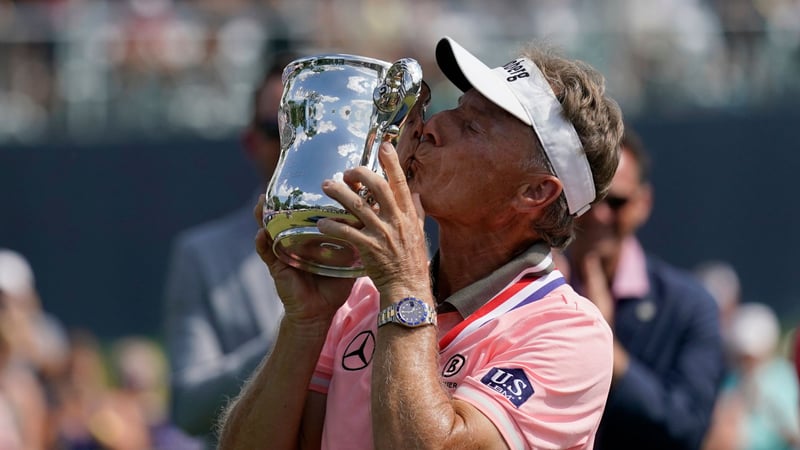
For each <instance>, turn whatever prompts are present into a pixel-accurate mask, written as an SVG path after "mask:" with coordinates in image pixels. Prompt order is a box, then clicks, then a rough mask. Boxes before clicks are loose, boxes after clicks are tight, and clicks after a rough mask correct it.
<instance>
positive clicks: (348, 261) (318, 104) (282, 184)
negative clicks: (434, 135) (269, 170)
mask: <svg viewBox="0 0 800 450" xmlns="http://www.w3.org/2000/svg"><path fill="white" fill-rule="evenodd" d="M421 84H422V69H421V67H420V65H419V63H417V61H415V60H413V59H408V58H406V59H401V60H398V61H396V62H394V63H393V64H390V63H388V62H385V61H380V60H377V59H372V58H366V57H361V56H354V55H343V54H336V55H321V56H312V57H308V58H302V59H298V60H296V61H293V62H292V63H290V64H289V65H288V66H286V68H285V69H284V72H283V86H284V88H283V96H282V98H281V105H280V111H279V113H278V124H279V128H280V136H281V137H280V140H281V155H280V159H279V161H278V166H277V168H276V170H275V173H274V174H273V176H272V180H271V181H270V183H269V186H268V187H267V194H266V197H267V198H266V203H265V205H264V218H263V219H264V226H265V227H266V229H267V232H268V233H269V235H270V236H271V237H272V239H273V241H274V244H273V251H274V252H275V254H276V255H277V257H278V258H280V259H281V260H282V261H284V262H286V263H287V264H289V265H291V266H294V267H297V268H300V269H303V270H306V271H308V272H312V273H316V274H320V275H326V276H332V277H340V278H353V277H358V276H361V275H362V274H363V273H364V268H363V265H362V264H361V259H360V257H359V254H358V250H357V249H356V248H355V247H354V246H353V245H352V244H350V243H349V242H347V241H343V240H340V239H337V238H333V237H330V236H326V235H324V234H322V233H320V232H319V230H318V229H317V227H316V222H317V221H318V220H319V219H322V218H337V219H339V220H344V221H346V222H349V223H352V224H355V223H357V222H358V220H357V219H356V218H355V217H354V216H353V215H351V214H350V213H349V212H347V211H346V210H345V209H344V208H343V207H342V205H340V204H339V203H338V202H337V201H336V200H333V199H332V198H330V197H328V196H327V195H325V194H324V193H323V192H322V188H321V185H322V181H323V180H325V179H332V180H336V181H341V180H342V176H343V172H344V171H345V170H347V169H351V168H353V167H357V166H359V165H361V166H366V167H369V168H370V169H371V170H373V171H375V172H376V173H382V170H381V168H380V165H379V163H378V148H379V146H380V144H381V143H382V142H383V141H386V140H393V139H395V138H396V137H397V136H398V135H399V133H400V132H401V130H402V127H403V124H404V122H405V118H406V117H407V116H408V114H409V112H410V111H411V109H412V107H413V106H414V104H415V103H416V101H417V98H418V97H419V92H420V87H421ZM361 194H362V195H365V196H366V197H367V200H368V201H369V200H371V198H369V193H368V192H366V193H365V192H362V193H361Z"/></svg>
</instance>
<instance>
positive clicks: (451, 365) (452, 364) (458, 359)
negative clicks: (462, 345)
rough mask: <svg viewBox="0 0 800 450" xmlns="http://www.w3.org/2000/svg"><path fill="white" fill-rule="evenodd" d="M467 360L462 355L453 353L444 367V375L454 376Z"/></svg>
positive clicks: (446, 376)
mask: <svg viewBox="0 0 800 450" xmlns="http://www.w3.org/2000/svg"><path fill="white" fill-rule="evenodd" d="M466 361H467V360H466V359H465V358H464V357H463V356H461V355H453V356H452V357H451V358H450V359H449V360H448V361H447V364H445V365H444V369H442V376H443V377H445V378H448V377H452V376H453V375H455V374H457V373H458V372H459V371H460V370H461V368H462V367H464V363H465V362H466Z"/></svg>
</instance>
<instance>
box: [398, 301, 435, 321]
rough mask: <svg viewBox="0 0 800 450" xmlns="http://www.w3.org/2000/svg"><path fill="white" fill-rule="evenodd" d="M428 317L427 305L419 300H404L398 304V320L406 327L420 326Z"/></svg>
mask: <svg viewBox="0 0 800 450" xmlns="http://www.w3.org/2000/svg"><path fill="white" fill-rule="evenodd" d="M427 317H428V308H427V305H425V303H423V302H422V300H420V299H418V298H404V299H403V300H401V301H400V303H398V304H397V318H398V319H400V321H401V322H403V323H404V324H406V325H412V326H413V325H419V324H421V323H422V322H424V321H425V319H426V318H427Z"/></svg>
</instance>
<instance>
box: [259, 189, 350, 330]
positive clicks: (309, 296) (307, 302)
mask: <svg viewBox="0 0 800 450" xmlns="http://www.w3.org/2000/svg"><path fill="white" fill-rule="evenodd" d="M264 201H265V200H264V195H261V196H260V197H259V200H258V205H256V207H255V210H254V211H253V214H254V215H255V217H256V220H257V221H258V223H259V224H262V219H261V218H262V214H263V207H264ZM255 245H256V251H257V252H258V255H259V256H260V257H261V260H262V261H264V262H265V263H266V264H267V267H269V271H270V273H271V274H272V278H273V279H274V281H275V287H276V288H277V291H278V295H279V296H280V298H281V301H282V302H283V306H284V309H285V311H286V315H285V317H286V319H287V320H290V321H293V322H296V323H298V324H305V323H319V324H323V323H324V324H326V325H325V326H326V327H327V324H328V323H329V322H330V319H331V318H332V317H333V315H334V314H335V313H336V310H338V309H339V307H340V306H342V304H343V303H344V302H345V300H347V297H348V295H349V294H350V290H351V289H352V287H353V283H354V280H353V279H347V278H333V277H325V276H322V275H316V274H313V273H310V272H306V271H303V270H300V269H297V268H295V267H292V266H290V265H288V264H286V263H284V262H283V261H281V260H280V259H278V257H277V256H275V253H274V252H273V251H272V239H271V238H270V236H269V233H267V230H266V229H265V228H264V227H263V225H261V226H260V228H259V230H258V233H257V234H256V239H255Z"/></svg>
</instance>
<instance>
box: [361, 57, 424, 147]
mask: <svg viewBox="0 0 800 450" xmlns="http://www.w3.org/2000/svg"><path fill="white" fill-rule="evenodd" d="M421 86H422V67H420V65H419V63H418V62H417V61H416V60H413V59H411V58H403V59H399V60H397V61H395V62H394V63H393V64H392V65H391V66H390V67H389V70H387V71H386V76H384V78H383V81H382V82H381V83H380V84H379V85H378V86H377V87H376V88H375V90H374V91H373V94H372V99H373V101H374V103H375V107H376V108H377V109H378V130H379V133H380V134H381V136H379V138H378V139H377V140H378V141H379V142H381V141H384V140H386V138H387V137H391V138H394V137H396V136H397V133H398V132H399V130H400V128H402V126H403V122H404V121H405V119H406V117H407V116H408V113H409V112H410V111H411V108H412V107H414V103H416V102H417V98H418V97H419V92H420V88H421ZM387 131H388V132H389V133H390V134H394V136H384V134H386V132H387Z"/></svg>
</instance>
